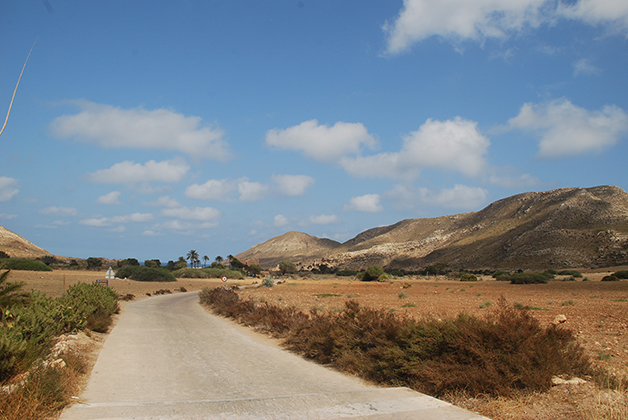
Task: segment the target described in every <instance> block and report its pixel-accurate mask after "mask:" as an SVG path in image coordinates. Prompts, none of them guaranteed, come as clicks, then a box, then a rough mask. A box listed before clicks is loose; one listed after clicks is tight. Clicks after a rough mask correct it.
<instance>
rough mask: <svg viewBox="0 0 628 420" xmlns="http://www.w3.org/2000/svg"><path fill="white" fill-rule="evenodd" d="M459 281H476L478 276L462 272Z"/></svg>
mask: <svg viewBox="0 0 628 420" xmlns="http://www.w3.org/2000/svg"><path fill="white" fill-rule="evenodd" d="M460 281H478V278H477V277H476V276H475V275H473V274H469V273H462V276H460Z"/></svg>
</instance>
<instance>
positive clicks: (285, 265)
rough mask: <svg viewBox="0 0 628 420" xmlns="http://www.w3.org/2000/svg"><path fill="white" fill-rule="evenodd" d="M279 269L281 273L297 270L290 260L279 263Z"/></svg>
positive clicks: (292, 272) (290, 272) (291, 272)
mask: <svg viewBox="0 0 628 420" xmlns="http://www.w3.org/2000/svg"><path fill="white" fill-rule="evenodd" d="M279 271H280V272H281V274H282V275H284V274H294V273H296V272H297V271H298V270H297V266H296V265H294V263H293V262H292V261H288V260H285V261H282V262H280V263H279Z"/></svg>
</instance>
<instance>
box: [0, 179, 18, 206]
mask: <svg viewBox="0 0 628 420" xmlns="http://www.w3.org/2000/svg"><path fill="white" fill-rule="evenodd" d="M17 183H18V181H17V179H14V178H9V177H8V176H0V202H3V201H9V200H10V199H12V198H13V197H15V196H16V195H17V194H18V193H19V192H20V190H18V189H17V188H15V185H17Z"/></svg>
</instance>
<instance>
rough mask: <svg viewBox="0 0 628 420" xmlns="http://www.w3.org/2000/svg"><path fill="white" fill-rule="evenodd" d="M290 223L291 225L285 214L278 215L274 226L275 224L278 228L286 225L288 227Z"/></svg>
mask: <svg viewBox="0 0 628 420" xmlns="http://www.w3.org/2000/svg"><path fill="white" fill-rule="evenodd" d="M288 223H289V222H288V218H287V217H286V216H284V215H283V214H278V215H276V216H275V219H274V222H273V224H274V225H275V226H276V227H281V226H285V225H287V224H288Z"/></svg>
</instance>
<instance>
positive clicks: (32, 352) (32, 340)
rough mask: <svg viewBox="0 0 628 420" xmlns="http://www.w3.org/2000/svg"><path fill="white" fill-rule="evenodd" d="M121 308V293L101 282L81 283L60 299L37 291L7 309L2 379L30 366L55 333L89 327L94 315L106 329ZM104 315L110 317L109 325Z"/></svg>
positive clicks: (0, 351) (0, 343)
mask: <svg viewBox="0 0 628 420" xmlns="http://www.w3.org/2000/svg"><path fill="white" fill-rule="evenodd" d="M117 310H118V304H117V293H116V292H115V291H113V290H112V289H110V288H109V287H107V286H104V285H100V284H86V283H77V284H75V285H72V286H70V288H68V291H67V293H66V294H65V295H64V296H63V297H60V298H56V299H55V298H51V297H47V296H46V295H44V294H42V293H33V294H32V295H31V299H30V301H29V303H28V304H27V305H24V306H16V307H13V308H11V310H10V311H9V312H8V313H7V312H5V317H4V319H3V321H2V328H0V382H4V381H6V380H7V379H9V378H11V377H12V376H14V375H15V374H17V373H20V372H23V371H25V370H27V369H28V368H29V366H30V365H31V363H32V362H33V361H34V360H35V359H36V358H37V357H40V356H41V355H42V353H43V352H44V351H45V350H46V349H47V348H48V347H49V346H50V344H51V341H52V339H53V338H54V337H55V336H58V335H60V334H66V333H71V332H74V331H79V330H82V329H84V328H86V327H89V319H90V317H91V318H92V319H93V320H97V321H98V322H97V325H96V326H98V327H99V329H100V331H103V329H104V330H105V331H106V328H108V326H109V323H110V322H111V321H110V319H111V315H112V314H113V313H115V312H117ZM104 319H108V320H109V323H107V324H106V326H104V324H103V320H104ZM95 330H96V329H95Z"/></svg>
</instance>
